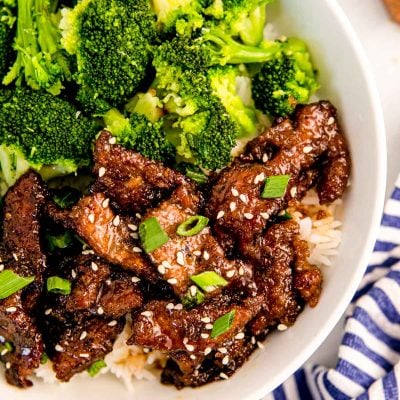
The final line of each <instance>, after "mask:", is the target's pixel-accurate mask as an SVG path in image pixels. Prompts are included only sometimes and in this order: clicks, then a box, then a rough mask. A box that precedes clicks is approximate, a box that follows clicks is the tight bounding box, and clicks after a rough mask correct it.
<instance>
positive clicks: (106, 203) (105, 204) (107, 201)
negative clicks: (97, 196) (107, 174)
mask: <svg viewBox="0 0 400 400" xmlns="http://www.w3.org/2000/svg"><path fill="white" fill-rule="evenodd" d="M109 205H110V199H104V200H103V202H102V203H101V206H102V207H103V208H108V206H109Z"/></svg>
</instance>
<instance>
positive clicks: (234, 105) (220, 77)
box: [208, 65, 257, 137]
mask: <svg viewBox="0 0 400 400" xmlns="http://www.w3.org/2000/svg"><path fill="white" fill-rule="evenodd" d="M239 76H240V71H239V68H237V67H235V66H231V65H230V66H225V67H214V68H210V69H209V70H208V77H209V79H210V83H211V88H212V91H213V94H214V95H216V96H217V97H218V98H219V99H220V100H221V102H222V104H223V105H224V107H225V109H226V111H227V112H228V114H229V115H230V116H231V118H232V119H233V120H234V121H235V122H236V123H237V125H238V126H239V129H240V133H239V137H246V136H253V135H254V134H255V133H256V131H257V118H256V110H255V108H254V107H250V106H247V105H245V104H244V103H243V101H242V99H241V98H240V96H239V94H238V91H237V88H236V85H237V83H236V78H237V77H239Z"/></svg>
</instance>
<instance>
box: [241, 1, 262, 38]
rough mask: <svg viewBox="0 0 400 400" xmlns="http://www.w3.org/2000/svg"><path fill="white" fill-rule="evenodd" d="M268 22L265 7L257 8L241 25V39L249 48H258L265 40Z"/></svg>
mask: <svg viewBox="0 0 400 400" xmlns="http://www.w3.org/2000/svg"><path fill="white" fill-rule="evenodd" d="M265 20H266V8H265V5H263V6H260V7H256V8H255V9H254V10H253V11H252V12H251V13H250V15H249V17H248V18H247V19H246V21H244V22H243V23H242V24H241V29H240V39H242V41H243V43H244V44H246V45H249V46H257V45H258V44H260V43H261V42H262V40H263V36H264V26H265Z"/></svg>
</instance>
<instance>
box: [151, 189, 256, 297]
mask: <svg viewBox="0 0 400 400" xmlns="http://www.w3.org/2000/svg"><path fill="white" fill-rule="evenodd" d="M201 203H202V201H201V195H200V193H199V192H198V191H197V190H196V188H195V187H194V185H193V184H183V185H181V186H179V187H178V188H177V189H175V191H174V192H173V193H172V195H171V197H170V198H169V199H168V200H165V201H163V202H162V203H161V204H160V205H159V206H158V207H156V208H154V209H151V210H150V211H149V212H148V213H147V214H146V215H145V218H150V217H155V218H157V220H158V222H159V223H160V225H161V227H162V228H163V230H164V231H165V232H166V233H167V235H168V237H169V241H168V242H167V243H165V244H164V245H162V246H160V247H159V248H158V249H156V250H154V251H153V252H152V253H151V254H149V258H150V260H151V261H152V262H153V264H154V265H155V266H156V267H157V266H158V271H159V272H160V274H161V276H162V277H163V278H164V279H165V280H166V281H167V282H169V283H170V284H171V286H172V288H173V290H174V292H175V293H176V295H177V296H179V297H182V296H184V295H185V294H186V293H187V291H188V289H189V287H190V286H191V285H194V284H193V282H191V280H190V277H191V276H192V275H196V274H199V273H201V272H203V271H215V272H216V273H218V274H219V275H221V276H223V277H224V278H225V279H226V280H227V281H231V280H235V279H238V278H240V277H243V276H244V275H251V267H250V266H248V265H246V264H245V263H243V262H242V261H231V260H228V259H227V258H226V257H225V254H224V251H223V249H222V248H221V246H220V245H219V244H218V242H217V241H216V240H215V238H214V237H213V236H212V235H211V231H210V228H209V227H206V228H204V229H203V230H202V231H201V232H200V233H198V234H197V235H194V236H180V235H178V234H177V233H176V231H177V228H178V226H179V225H180V224H182V223H183V222H185V221H186V220H187V219H188V218H190V217H192V216H193V215H197V214H199V210H200V205H201ZM191 290H192V291H196V290H197V289H196V286H193V287H192V288H191ZM218 292H219V291H218V290H215V291H213V292H212V295H215V294H217V293H218ZM207 295H211V293H207Z"/></svg>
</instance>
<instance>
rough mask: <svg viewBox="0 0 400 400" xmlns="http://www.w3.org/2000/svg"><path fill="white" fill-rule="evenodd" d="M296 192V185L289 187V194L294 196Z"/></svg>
mask: <svg viewBox="0 0 400 400" xmlns="http://www.w3.org/2000/svg"><path fill="white" fill-rule="evenodd" d="M296 194H297V188H296V186H293V187H292V188H291V189H290V195H291V196H292V197H296Z"/></svg>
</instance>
